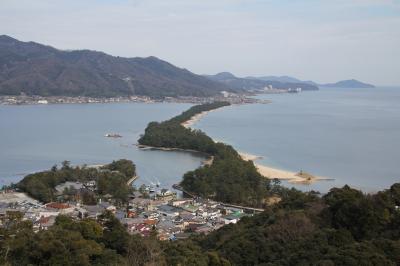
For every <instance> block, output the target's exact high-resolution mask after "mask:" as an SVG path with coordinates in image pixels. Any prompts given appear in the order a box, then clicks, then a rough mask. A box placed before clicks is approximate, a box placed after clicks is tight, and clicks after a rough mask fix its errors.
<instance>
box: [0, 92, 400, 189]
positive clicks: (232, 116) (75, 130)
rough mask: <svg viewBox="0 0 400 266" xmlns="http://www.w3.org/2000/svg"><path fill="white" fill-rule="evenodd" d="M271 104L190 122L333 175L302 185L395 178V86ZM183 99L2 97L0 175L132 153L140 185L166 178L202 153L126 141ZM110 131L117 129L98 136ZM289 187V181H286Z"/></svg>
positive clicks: (399, 178)
mask: <svg viewBox="0 0 400 266" xmlns="http://www.w3.org/2000/svg"><path fill="white" fill-rule="evenodd" d="M259 97H260V98H263V99H271V100H272V101H273V103H271V104H253V105H240V106H230V107H226V108H222V109H219V110H217V111H215V112H211V113H209V114H208V115H207V116H206V117H204V118H203V119H202V120H200V121H199V122H198V123H197V124H196V125H194V127H195V128H199V129H202V130H204V131H205V132H207V134H208V135H210V136H211V137H213V138H214V139H216V140H220V141H224V142H227V143H229V144H231V145H233V146H234V147H235V148H236V149H238V150H240V151H243V152H247V153H251V154H255V155H260V156H263V159H261V160H259V162H260V163H262V164H265V165H267V166H272V167H277V168H281V169H287V170H291V171H299V170H304V171H308V172H311V173H313V174H316V175H321V176H327V177H331V178H334V179H335V180H334V181H320V182H317V183H315V184H313V185H309V186H305V185H296V187H297V188H300V189H302V190H311V189H314V190H319V191H321V192H326V191H328V190H329V189H330V188H331V187H333V186H343V185H344V184H349V185H351V186H353V187H356V188H360V189H363V190H364V191H371V192H372V191H377V190H380V189H383V188H387V187H389V186H390V185H391V184H393V183H395V182H400V168H399V162H400V88H376V89H321V90H320V91H317V92H304V93H299V94H275V95H261V96H259ZM189 106H190V105H188V104H141V103H130V104H129V103H128V104H127V103H122V104H88V105H35V106H0V184H9V183H10V182H16V181H18V180H19V179H20V178H21V177H22V176H24V175H25V174H27V173H31V172H34V171H39V170H44V169H49V168H50V167H51V166H52V165H54V164H56V163H60V162H61V161H63V160H69V161H71V163H72V164H84V163H86V164H102V163H108V162H111V161H112V160H117V159H120V158H127V159H131V160H133V161H134V162H135V164H136V166H137V169H138V173H139V175H140V179H139V180H138V181H137V184H138V185H140V184H141V183H146V184H149V183H150V182H156V181H160V182H161V184H162V186H165V187H169V186H171V185H172V184H174V183H176V182H179V181H180V180H181V177H182V175H183V174H184V173H185V172H186V171H189V170H193V169H195V168H197V167H198V166H199V165H200V164H201V161H202V158H201V157H200V156H198V155H196V154H192V153H185V152H166V151H142V150H139V149H137V147H136V146H134V145H133V144H134V143H136V141H137V139H138V138H139V135H140V134H142V133H143V131H144V128H145V127H146V125H147V123H148V122H150V121H162V120H165V119H168V118H170V117H172V116H175V115H177V114H179V113H181V112H182V111H183V110H185V109H187V108H189ZM110 132H116V133H119V134H121V135H123V138H120V139H112V138H105V137H104V134H106V133H110ZM286 185H289V186H292V185H291V184H287V183H286Z"/></svg>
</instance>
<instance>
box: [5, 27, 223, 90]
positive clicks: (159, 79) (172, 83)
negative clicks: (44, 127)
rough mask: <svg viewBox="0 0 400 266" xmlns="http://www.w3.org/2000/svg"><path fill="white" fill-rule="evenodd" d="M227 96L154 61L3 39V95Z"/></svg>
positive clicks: (211, 84) (213, 84)
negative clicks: (220, 94) (59, 48)
mask: <svg viewBox="0 0 400 266" xmlns="http://www.w3.org/2000/svg"><path fill="white" fill-rule="evenodd" d="M223 90H229V88H227V87H226V86H225V85H223V84H221V83H218V82H214V81H211V80H209V79H206V78H204V77H202V76H199V75H196V74H193V73H191V72H190V71H188V70H186V69H182V68H178V67H175V66H173V65H172V64H170V63H168V62H165V61H162V60H160V59H158V58H156V57H147V58H139V57H136V58H122V57H114V56H111V55H107V54H105V53H102V52H97V51H90V50H77V51H61V50H58V49H55V48H53V47H50V46H45V45H42V44H38V43H34V42H21V41H18V40H16V39H13V38H11V37H9V36H5V35H2V36H0V95H19V94H21V93H25V94H28V95H41V96H52V95H65V96H92V97H113V96H129V95H134V94H136V95H147V96H152V97H165V96H211V95H215V94H217V93H218V92H220V91H223Z"/></svg>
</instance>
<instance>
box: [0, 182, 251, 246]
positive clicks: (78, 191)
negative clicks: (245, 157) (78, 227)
mask: <svg viewBox="0 0 400 266" xmlns="http://www.w3.org/2000/svg"><path fill="white" fill-rule="evenodd" d="M55 189H56V191H57V192H56V195H57V199H59V200H58V201H57V202H49V203H47V204H42V203H40V202H39V201H37V200H35V199H33V198H31V197H29V196H28V195H26V194H25V193H23V192H19V191H18V190H15V189H3V190H2V192H1V194H0V226H3V225H4V224H5V221H6V220H7V219H8V218H9V217H10V216H13V217H15V215H16V214H19V215H20V216H21V217H22V219H23V220H28V221H31V222H32V224H33V228H34V230H35V231H39V230H47V229H48V228H49V227H51V226H52V225H53V224H54V223H55V219H56V217H57V216H58V215H66V216H69V217H71V218H72V219H75V220H81V219H93V220H97V218H98V217H99V216H100V215H102V214H103V213H104V212H106V211H108V212H111V213H113V214H114V215H115V217H116V218H118V219H119V220H120V222H121V223H122V224H123V225H124V226H125V227H126V229H127V231H128V232H129V233H130V234H139V235H141V236H143V237H147V236H150V234H151V232H154V231H155V232H157V237H158V239H159V240H177V239H184V238H188V237H189V236H191V235H192V234H208V233H210V232H211V231H214V230H217V229H219V228H221V227H222V226H224V225H226V224H235V223H237V222H238V221H239V220H240V219H241V218H242V217H245V216H252V215H253V214H254V213H255V212H256V211H253V212H250V213H248V211H246V210H244V209H242V208H236V207H230V206H225V205H224V204H223V203H220V202H216V201H212V200H209V199H202V198H196V197H195V198H185V197H181V196H179V197H177V194H178V192H175V191H171V190H169V189H165V188H160V187H158V186H157V187H153V186H145V185H142V186H141V187H139V188H138V189H134V191H133V192H132V193H131V194H129V200H128V202H127V204H126V205H125V204H124V205H121V204H119V203H117V202H116V201H115V199H113V198H112V196H111V195H104V197H101V198H99V200H98V201H97V202H96V203H95V204H92V205H89V204H83V201H84V200H83V197H84V195H85V194H87V193H93V192H94V193H96V189H97V184H96V181H95V180H90V181H87V182H85V183H81V182H71V181H67V182H64V183H62V184H59V185H58V186H56V188H55ZM65 199H69V200H67V201H66V200H65Z"/></svg>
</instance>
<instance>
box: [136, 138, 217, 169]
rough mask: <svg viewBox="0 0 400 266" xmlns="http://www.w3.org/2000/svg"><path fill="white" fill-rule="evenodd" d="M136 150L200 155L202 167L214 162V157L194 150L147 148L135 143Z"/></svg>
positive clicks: (147, 146)
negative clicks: (202, 158)
mask: <svg viewBox="0 0 400 266" xmlns="http://www.w3.org/2000/svg"><path fill="white" fill-rule="evenodd" d="M134 145H135V146H136V147H138V149H140V150H143V151H146V150H158V151H179V152H189V153H195V154H198V155H201V156H203V157H204V160H203V161H202V165H210V164H212V162H213V161H214V156H210V155H208V154H205V153H202V152H199V151H196V150H190V149H180V148H166V147H155V146H149V145H143V144H139V143H136V144H134Z"/></svg>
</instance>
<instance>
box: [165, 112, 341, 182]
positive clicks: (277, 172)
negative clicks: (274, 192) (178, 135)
mask: <svg viewBox="0 0 400 266" xmlns="http://www.w3.org/2000/svg"><path fill="white" fill-rule="evenodd" d="M213 111H215V110H211V111H204V112H201V113H199V114H196V115H194V116H192V117H191V118H190V119H189V120H187V121H185V122H183V123H181V125H182V126H184V127H185V128H190V127H191V126H193V125H194V124H195V123H196V122H198V121H200V119H202V118H203V117H204V116H206V115H207V114H208V113H209V112H213ZM214 142H217V141H215V140H214ZM160 149H161V150H181V149H169V148H160ZM183 151H190V150H183ZM191 152H193V151H191ZM238 153H239V155H240V157H241V158H242V159H243V160H245V161H252V162H253V163H254V166H255V167H256V169H257V171H258V173H259V174H260V175H262V176H263V177H265V178H267V179H279V180H285V181H288V182H289V183H291V184H302V185H310V184H313V183H315V182H317V181H330V180H334V179H333V178H329V177H323V176H315V175H312V174H310V173H307V172H303V171H300V172H298V173H296V172H292V171H288V170H282V169H278V168H274V167H270V166H266V165H263V164H260V163H256V162H254V161H256V160H258V159H262V158H263V157H262V156H258V155H254V154H249V153H244V152H240V151H238ZM210 163H212V160H211V161H210V159H208V160H205V161H204V162H203V165H209V164H210Z"/></svg>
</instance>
